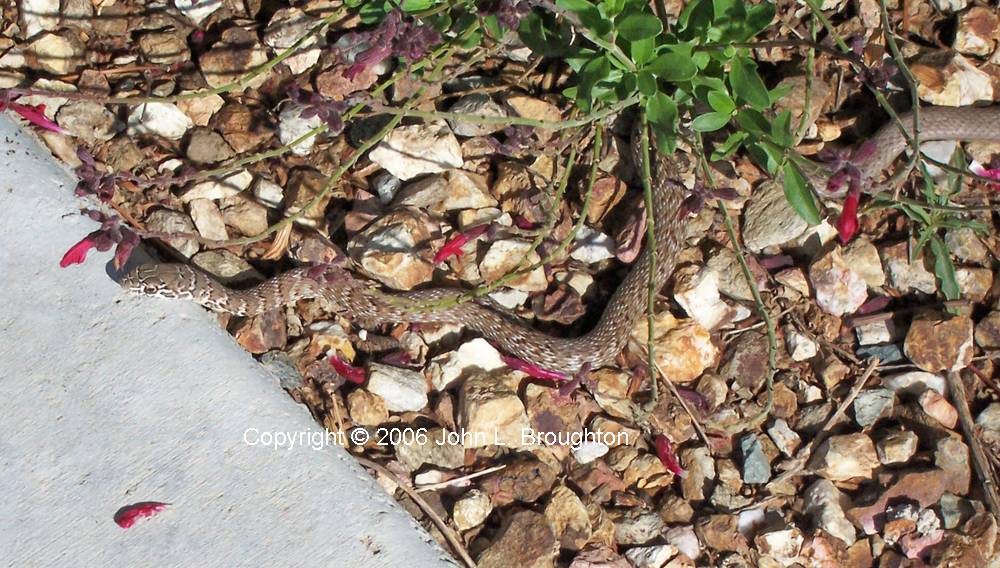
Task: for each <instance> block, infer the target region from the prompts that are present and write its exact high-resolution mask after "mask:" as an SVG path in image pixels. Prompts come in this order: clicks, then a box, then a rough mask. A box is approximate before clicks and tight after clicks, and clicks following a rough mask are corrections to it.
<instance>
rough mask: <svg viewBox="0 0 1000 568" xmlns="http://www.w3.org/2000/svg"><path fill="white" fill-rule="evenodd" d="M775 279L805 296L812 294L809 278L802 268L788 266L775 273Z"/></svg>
mask: <svg viewBox="0 0 1000 568" xmlns="http://www.w3.org/2000/svg"><path fill="white" fill-rule="evenodd" d="M774 279H775V280H776V281H777V282H778V283H779V284H783V285H785V286H787V287H788V288H791V289H792V290H795V291H796V292H798V293H799V294H801V295H802V296H803V297H805V298H808V297H810V296H811V292H810V288H809V279H808V278H806V273H805V272H803V271H802V269H801V268H786V269H784V270H782V271H781V272H779V273H777V274H775V275H774Z"/></svg>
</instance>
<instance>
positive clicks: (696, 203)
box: [678, 182, 740, 219]
mask: <svg viewBox="0 0 1000 568" xmlns="http://www.w3.org/2000/svg"><path fill="white" fill-rule="evenodd" d="M678 184H679V182H678ZM739 196H740V195H739V194H738V193H736V190H735V189H733V188H731V187H714V188H713V187H706V186H704V185H702V184H701V182H695V183H694V189H692V190H691V194H690V195H688V197H687V199H685V200H684V203H681V211H680V218H681V219H683V218H685V217H687V216H688V213H695V214H697V213H698V212H700V211H701V210H702V208H703V207H705V203H707V202H708V200H709V199H722V200H725V201H732V200H734V199H736V198H738V197H739Z"/></svg>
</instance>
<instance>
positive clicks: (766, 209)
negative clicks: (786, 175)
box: [743, 181, 809, 253]
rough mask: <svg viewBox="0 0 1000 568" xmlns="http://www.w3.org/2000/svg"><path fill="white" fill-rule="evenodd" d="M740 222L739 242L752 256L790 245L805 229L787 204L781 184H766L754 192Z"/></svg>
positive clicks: (806, 224) (801, 220)
mask: <svg viewBox="0 0 1000 568" xmlns="http://www.w3.org/2000/svg"><path fill="white" fill-rule="evenodd" d="M743 219H744V221H743V224H744V226H743V241H744V244H745V245H746V247H747V249H749V250H750V252H753V253H759V252H760V251H761V250H763V249H765V248H767V247H771V246H776V245H782V244H785V243H787V242H789V241H792V240H794V239H796V238H798V237H799V236H801V235H802V233H804V232H805V231H806V230H807V229H808V228H809V224H808V223H806V222H805V221H804V220H803V219H802V217H799V215H798V214H797V213H796V212H795V210H794V209H792V206H791V205H789V204H788V200H787V199H785V190H784V188H783V187H782V185H781V183H775V182H770V181H768V182H764V183H763V184H761V186H760V187H758V188H757V189H756V190H754V194H753V195H752V196H751V197H750V200H749V201H748V202H747V206H746V211H745V212H744V213H743Z"/></svg>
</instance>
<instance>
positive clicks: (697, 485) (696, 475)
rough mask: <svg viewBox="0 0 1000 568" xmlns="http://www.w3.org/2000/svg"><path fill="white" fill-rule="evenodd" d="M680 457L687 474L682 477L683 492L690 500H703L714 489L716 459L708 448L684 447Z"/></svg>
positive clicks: (685, 497)
mask: <svg viewBox="0 0 1000 568" xmlns="http://www.w3.org/2000/svg"><path fill="white" fill-rule="evenodd" d="M678 459H679V461H680V462H681V467H682V468H683V469H684V471H685V473H686V475H685V476H684V477H682V478H681V494H682V495H683V496H684V499H686V500H688V501H702V500H704V499H706V498H707V497H708V496H709V495H710V494H711V493H712V490H713V489H714V484H715V460H714V459H713V458H712V454H711V453H710V452H709V451H708V448H704V447H700V448H684V449H682V450H681V451H680V453H679V455H678Z"/></svg>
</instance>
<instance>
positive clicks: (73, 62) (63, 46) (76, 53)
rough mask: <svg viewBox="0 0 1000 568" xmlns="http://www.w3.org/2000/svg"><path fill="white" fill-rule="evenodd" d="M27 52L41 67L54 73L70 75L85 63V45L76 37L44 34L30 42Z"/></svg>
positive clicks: (47, 71)
mask: <svg viewBox="0 0 1000 568" xmlns="http://www.w3.org/2000/svg"><path fill="white" fill-rule="evenodd" d="M25 54H26V55H27V56H28V57H29V60H33V61H34V63H35V65H37V66H38V68H39V69H41V70H42V71H45V72H46V73H51V74H52V75H60V76H61V75H69V74H70V73H75V72H76V71H77V69H79V68H80V66H81V65H83V63H84V60H83V56H84V54H85V49H84V46H83V45H82V44H81V43H80V41H79V40H77V39H76V38H75V37H73V36H71V35H69V34H66V35H56V34H53V33H45V34H42V35H40V36H38V37H36V38H34V39H32V40H31V41H30V42H28V45H27V48H26V49H25Z"/></svg>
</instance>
